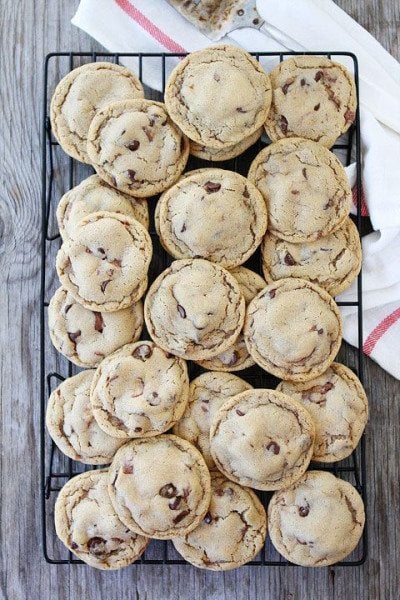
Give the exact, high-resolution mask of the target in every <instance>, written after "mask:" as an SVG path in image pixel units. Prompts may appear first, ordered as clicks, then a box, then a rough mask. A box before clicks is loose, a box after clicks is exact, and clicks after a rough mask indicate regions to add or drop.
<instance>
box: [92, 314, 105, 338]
mask: <svg viewBox="0 0 400 600" xmlns="http://www.w3.org/2000/svg"><path fill="white" fill-rule="evenodd" d="M94 328H95V330H96V331H98V332H99V333H103V329H104V320H103V316H102V314H101V313H99V312H96V311H94Z"/></svg>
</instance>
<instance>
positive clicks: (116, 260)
mask: <svg viewBox="0 0 400 600" xmlns="http://www.w3.org/2000/svg"><path fill="white" fill-rule="evenodd" d="M111 264H112V265H114V267H122V260H121V259H120V258H114V260H112V261H111Z"/></svg>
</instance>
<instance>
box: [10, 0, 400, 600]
mask: <svg viewBox="0 0 400 600" xmlns="http://www.w3.org/2000/svg"><path fill="white" fill-rule="evenodd" d="M338 4H340V6H342V7H343V8H344V9H346V10H347V11H348V12H349V13H350V14H351V15H352V16H353V17H354V18H355V19H356V20H358V21H359V22H360V23H361V24H362V25H363V26H364V27H366V28H367V29H368V30H369V31H370V32H371V33H372V34H374V35H375V36H376V37H377V38H378V40H379V41H380V42H381V43H382V44H383V45H384V46H385V47H386V48H387V49H388V50H389V51H391V52H392V54H393V55H394V56H396V57H397V58H399V57H400V42H399V31H398V26H396V24H398V23H399V22H400V3H399V0H391V1H390V2H389V1H385V0H368V1H367V0H366V1H365V2H362V1H357V0H340V2H338ZM77 5H78V0H73V1H69V2H63V1H62V0H52V2H51V3H49V2H47V3H46V2H45V1H44V0H35V2H32V1H30V0H20V1H19V2H15V1H14V0H3V2H2V20H1V22H2V30H3V31H2V35H1V52H0V62H1V65H0V67H1V68H0V72H1V73H2V82H1V86H0V111H1V120H0V127H1V130H0V165H1V172H2V177H1V188H0V238H1V239H0V279H1V284H2V285H1V295H0V323H1V326H0V345H1V346H0V347H1V348H2V360H1V364H0V385H1V405H0V411H1V442H0V443H1V455H0V466H1V490H2V499H1V506H0V511H1V512H0V526H1V531H0V537H1V557H0V561H1V576H0V577H1V579H0V581H1V588H0V589H1V598H2V599H4V600H26V599H29V600H30V599H35V600H36V599H40V600H57V599H67V598H71V599H72V598H84V599H88V600H90V599H92V598H93V599H99V598H104V599H107V600H121V598H123V599H124V600H130V599H135V600H138V599H139V600H153V599H154V600H156V599H159V598H165V599H176V598H179V599H180V600H186V599H188V600H189V599H190V600H193V599H197V598H208V599H212V600H225V599H226V600H228V599H229V600H247V599H249V598H251V599H256V598H257V599H260V598H265V599H271V600H276V599H279V600H314V599H318V600H320V599H323V600H325V599H326V600H328V599H329V600H330V599H336V598H337V599H341V600H342V599H348V600H353V599H355V598H357V599H369V600H376V599H379V598H382V599H384V600H391V599H395V598H396V599H397V598H398V594H399V589H400V578H399V569H398V557H399V550H398V549H399V548H400V520H399V518H398V507H399V500H400V497H399V466H398V465H399V461H398V456H399V453H400V425H399V423H400V408H399V407H400V403H399V392H400V386H399V383H398V382H397V381H395V380H394V379H393V378H392V377H390V376H389V375H388V374H386V373H385V372H384V371H382V370H381V369H380V368H379V367H378V366H377V365H376V364H375V363H373V362H372V361H369V360H368V361H367V372H366V383H367V385H366V387H367V391H368V393H369V396H370V400H371V422H370V425H369V429H368V438H367V453H368V456H369V460H368V480H369V489H368V496H369V507H368V513H369V533H368V538H369V546H370V549H369V558H368V560H367V563H366V564H365V565H364V566H362V567H360V568H351V569H344V568H335V569H316V570H312V569H309V570H306V569H302V568H289V569H282V568H270V569H266V568H259V567H255V568H242V569H239V570H238V571H236V572H230V573H225V574H217V573H206V572H202V571H199V570H196V569H194V568H191V567H158V566H156V567H150V566H135V567H132V568H129V569H126V570H124V571H121V572H118V573H102V572H97V571H95V570H91V569H89V568H87V567H85V566H50V565H48V564H46V563H45V561H44V559H43V558H42V551H41V546H40V513H39V503H38V493H39V395H38V379H39V266H40V239H39V236H40V114H41V106H40V98H41V85H42V64H43V58H44V56H45V54H46V53H47V52H50V51H57V50H69V49H74V50H77V51H78V50H94V51H95V50H100V46H98V45H97V44H96V43H95V42H94V41H93V40H91V39H90V38H89V37H88V36H86V35H85V34H83V33H82V32H80V31H79V30H78V29H76V28H75V27H73V26H71V24H70V19H71V17H72V15H73V14H74V11H75V9H76V7H77ZM345 351H346V353H348V354H349V357H350V358H351V355H352V352H353V351H352V350H351V349H350V348H346V350H345Z"/></svg>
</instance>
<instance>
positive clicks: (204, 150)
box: [190, 128, 263, 162]
mask: <svg viewBox="0 0 400 600" xmlns="http://www.w3.org/2000/svg"><path fill="white" fill-rule="evenodd" d="M262 132H263V128H260V129H257V131H255V132H254V133H252V134H251V135H249V136H248V137H245V138H243V139H242V140H241V141H240V142H237V143H236V144H233V145H232V146H227V147H226V148H225V147H224V148H210V147H209V146H204V145H203V144H198V143H197V142H193V141H192V140H191V141H190V154H192V155H193V156H196V157H197V158H202V159H203V160H211V161H213V162H218V161H221V160H230V159H232V158H236V157H237V156H239V155H240V154H242V153H243V152H245V151H246V150H248V149H249V148H250V146H252V145H253V144H255V143H256V142H257V140H259V139H260V137H261V134H262Z"/></svg>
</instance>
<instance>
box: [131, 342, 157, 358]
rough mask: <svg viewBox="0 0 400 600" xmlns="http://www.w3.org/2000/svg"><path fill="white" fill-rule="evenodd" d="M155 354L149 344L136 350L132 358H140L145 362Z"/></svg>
mask: <svg viewBox="0 0 400 600" xmlns="http://www.w3.org/2000/svg"><path fill="white" fill-rule="evenodd" d="M152 354H153V349H152V347H151V346H149V345H148V344H140V346H138V347H137V348H135V350H134V351H133V352H132V356H133V357H134V358H140V359H141V360H142V361H143V362H144V361H145V360H146V358H149V357H150V356H151V355H152Z"/></svg>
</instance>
